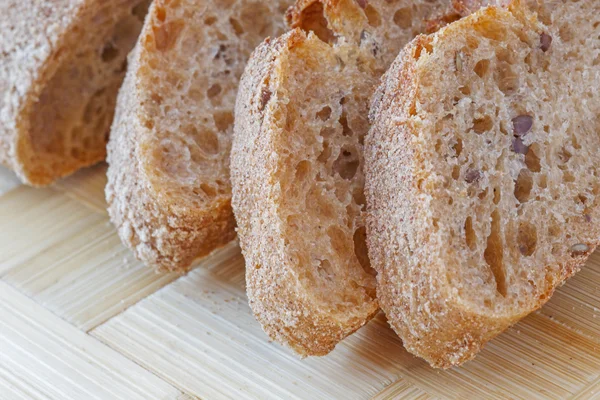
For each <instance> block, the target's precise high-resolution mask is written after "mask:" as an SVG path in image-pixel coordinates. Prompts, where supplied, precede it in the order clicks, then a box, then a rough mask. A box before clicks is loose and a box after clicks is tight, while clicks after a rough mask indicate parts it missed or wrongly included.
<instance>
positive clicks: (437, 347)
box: [365, 0, 600, 368]
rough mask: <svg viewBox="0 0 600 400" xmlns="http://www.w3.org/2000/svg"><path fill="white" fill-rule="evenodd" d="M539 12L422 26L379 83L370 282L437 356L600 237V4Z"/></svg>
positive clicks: (460, 348) (463, 347) (368, 154)
mask: <svg viewBox="0 0 600 400" xmlns="http://www.w3.org/2000/svg"><path fill="white" fill-rule="evenodd" d="M535 11H536V13H537V14H534V13H532V12H530V11H529V10H527V9H526V8H525V7H524V6H522V5H521V4H520V3H518V2H514V3H512V4H511V5H510V8H509V10H508V11H506V10H502V9H498V8H487V9H484V10H482V11H480V12H477V13H476V14H473V15H472V16H469V17H467V18H464V19H462V20H460V21H457V22H454V23H452V24H450V25H448V26H447V27H446V28H444V29H442V30H441V31H439V32H438V33H436V34H434V35H430V36H420V37H418V38H416V39H415V40H414V41H413V42H412V43H411V44H410V45H409V46H407V48H406V49H405V50H404V51H403V52H402V53H401V54H400V55H399V56H398V58H397V60H396V61H395V62H394V63H393V65H392V67H391V68H390V69H389V71H388V72H387V73H386V75H385V76H384V77H383V78H382V83H381V85H380V86H379V88H378V90H377V92H376V94H375V95H374V96H373V102H372V108H371V116H370V118H371V121H372V123H373V125H372V128H371V130H370V132H369V134H368V136H367V139H366V151H365V158H366V166H367V168H366V197H367V204H368V207H369V216H368V246H369V253H370V256H371V262H372V265H373V266H374V268H375V269H376V270H377V272H378V275H377V279H378V297H379V301H380V304H381V307H382V309H383V310H384V312H385V313H386V315H387V317H388V321H389V322H390V324H391V326H392V327H393V328H394V330H395V331H396V332H397V333H398V334H399V336H400V337H401V338H402V340H403V343H404V345H405V347H406V348H407V349H408V350H409V351H410V352H412V353H414V354H416V355H418V356H420V357H423V358H424V359H425V360H427V361H428V362H429V363H430V364H431V365H433V366H435V367H444V368H447V367H450V366H453V365H459V364H461V363H463V362H465V361H467V360H469V359H471V358H473V357H474V356H475V355H476V353H477V352H478V351H479V350H480V349H481V348H482V346H483V345H484V344H485V343H486V342H487V341H488V340H490V339H492V338H493V337H494V336H496V335H498V334H499V333H500V332H502V331H503V330H505V329H506V328H507V327H509V326H510V325H512V324H514V323H515V322H517V321H518V320H519V319H521V318H522V317H524V316H525V315H527V314H529V313H530V312H532V311H533V310H535V309H537V308H539V307H540V306H542V305H543V304H544V303H545V302H546V301H547V300H548V299H549V298H550V296H551V295H552V294H553V292H554V290H555V289H556V287H557V286H559V285H561V284H562V283H563V282H564V281H565V280H566V279H567V278H568V277H570V276H571V275H572V274H574V273H575V272H576V271H577V270H578V269H579V267H580V266H581V265H582V264H584V262H585V260H586V258H587V257H588V255H589V254H591V253H592V252H593V250H594V249H595V247H596V246H597V245H598V240H599V239H598V238H599V237H600V225H599V224H598V221H599V218H600V215H599V210H598V203H599V202H600V197H599V194H600V182H599V181H598V173H599V171H598V168H599V166H600V154H599V153H598V151H597V149H598V148H599V146H600V137H599V136H598V132H599V130H600V102H599V101H597V92H598V90H599V89H600V62H598V60H599V59H600V39H599V38H598V34H597V26H598V25H599V24H600V3H598V2H597V1H594V0H582V1H561V2H553V3H552V4H550V3H547V4H546V5H545V6H544V5H542V6H541V7H539V6H536V10H535ZM536 15H539V16H540V18H541V20H542V21H543V22H544V23H542V22H539V21H538V20H537V19H536Z"/></svg>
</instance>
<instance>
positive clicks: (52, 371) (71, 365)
mask: <svg viewBox="0 0 600 400" xmlns="http://www.w3.org/2000/svg"><path fill="white" fill-rule="evenodd" d="M0 352H1V354H2V356H1V357H0V388H1V389H0V390H1V391H0V397H1V398H2V399H13V398H14V399H18V398H22V399H60V400H62V399H132V400H133V399H175V398H177V397H178V396H180V395H181V394H182V393H181V392H180V391H179V390H177V389H175V388H174V387H173V386H171V385H169V384H168V383H166V382H164V381H162V380H160V379H158V378H157V377H156V376H154V375H152V374H151V373H149V372H148V371H146V370H144V369H143V368H141V367H140V366H138V365H136V364H135V363H133V362H132V361H130V360H128V359H126V358H125V357H123V356H122V355H120V354H118V353H117V352H116V351H114V350H112V349H110V348H108V347H106V346H105V345H103V344H102V343H100V342H98V341H97V340H95V339H94V338H92V337H90V336H89V335H86V334H85V333H83V332H81V331H79V330H78V329H76V328H74V327H73V326H71V325H69V324H68V323H66V322H64V321H62V320H61V319H60V318H58V317H56V316H54V315H53V314H51V313H50V312H48V311H46V310H44V309H43V308H42V307H41V306H39V305H38V304H37V303H35V302H33V301H32V300H30V299H28V298H27V297H25V296H24V295H22V294H20V293H18V292H17V291H16V290H15V289H13V288H11V287H10V286H8V285H7V284H6V283H2V282H0Z"/></svg>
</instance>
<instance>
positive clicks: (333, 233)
mask: <svg viewBox="0 0 600 400" xmlns="http://www.w3.org/2000/svg"><path fill="white" fill-rule="evenodd" d="M327 236H329V240H330V242H331V248H332V249H333V251H335V253H336V254H338V255H341V254H347V253H348V251H349V250H350V249H349V248H348V245H349V243H347V242H346V239H347V238H348V237H347V235H346V233H345V232H344V231H343V230H342V229H341V228H339V227H338V226H330V227H329V228H328V229H327Z"/></svg>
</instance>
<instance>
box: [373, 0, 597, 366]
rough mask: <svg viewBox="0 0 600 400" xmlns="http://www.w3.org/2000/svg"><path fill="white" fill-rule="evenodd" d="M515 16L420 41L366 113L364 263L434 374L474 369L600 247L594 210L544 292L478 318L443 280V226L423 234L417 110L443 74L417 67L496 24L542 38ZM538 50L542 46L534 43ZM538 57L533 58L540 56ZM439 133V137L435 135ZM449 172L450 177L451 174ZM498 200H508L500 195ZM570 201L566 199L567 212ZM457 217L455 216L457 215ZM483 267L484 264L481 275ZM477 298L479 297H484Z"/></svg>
mask: <svg viewBox="0 0 600 400" xmlns="http://www.w3.org/2000/svg"><path fill="white" fill-rule="evenodd" d="M513 7H515V8H514V9H512V12H513V14H509V13H507V12H504V11H501V10H498V9H495V8H490V9H487V10H483V11H480V12H478V13H477V14H475V15H473V16H471V17H468V18H466V19H463V20H461V21H459V22H455V23H453V24H451V25H449V26H448V27H447V28H446V29H443V30H442V31H440V32H439V33H437V34H435V35H430V36H420V37H418V38H417V39H415V40H414V41H413V42H412V43H411V44H410V45H408V46H407V47H406V48H405V49H404V51H403V52H402V53H401V54H400V56H399V57H398V58H397V60H396V61H395V62H394V63H393V64H392V67H391V68H390V69H389V70H388V72H387V73H386V75H385V76H384V77H383V78H382V83H381V85H380V86H379V88H378V90H377V92H376V94H375V95H374V96H373V101H372V106H371V113H370V118H371V121H372V124H373V125H372V127H371V131H370V132H369V135H368V136H367V142H366V160H367V163H366V167H367V168H366V175H367V182H366V192H367V202H368V206H369V216H368V244H369V254H370V257H371V261H372V264H373V266H374V267H375V268H376V269H377V271H378V298H379V301H380V305H381V307H382V309H383V310H384V312H385V313H386V315H387V317H388V321H389V323H390V325H391V326H392V327H393V329H394V330H395V331H396V332H397V333H398V335H399V336H400V337H401V338H402V340H403V343H404V346H405V347H406V348H407V349H408V350H409V351H410V352H412V353H414V354H416V355H418V356H420V357H423V358H424V359H425V360H427V361H428V362H429V363H430V364H431V365H433V366H435V367H442V368H448V367H451V366H454V365H459V364H461V363H463V362H465V361H468V360H470V359H472V358H473V357H474V356H475V355H476V354H477V353H478V352H479V351H480V349H481V348H482V347H483V346H484V345H485V343H486V342H487V341H489V340H490V339H492V338H493V337H495V336H496V335H498V334H499V333H500V332H502V331H503V330H505V329H506V328H508V327H509V326H511V325H512V324H514V323H516V322H517V321H518V320H519V319H521V318H522V317H524V316H525V315H527V314H529V313H530V312H532V311H534V310H536V309H537V308H539V307H541V306H542V305H543V304H544V303H545V302H546V301H547V300H548V299H549V297H550V296H551V295H552V293H553V292H554V290H555V289H556V287H557V286H559V285H561V284H562V283H563V282H564V281H565V280H566V279H567V278H569V277H570V276H572V275H573V274H574V273H575V272H576V271H577V270H578V269H579V267H580V266H582V265H583V264H584V263H585V261H586V259H587V257H588V256H589V255H590V254H591V253H592V252H593V251H594V249H595V248H596V246H598V244H599V243H600V242H599V241H598V239H597V237H598V234H597V228H595V227H590V226H589V224H588V223H589V221H590V220H594V219H595V218H597V217H596V215H597V210H589V211H588V212H589V213H590V215H592V216H588V217H587V218H585V219H584V218H579V220H580V221H584V222H583V223H580V222H577V223H576V224H573V226H572V227H571V230H570V231H569V235H568V236H567V237H568V238H569V240H570V242H569V243H581V244H582V245H581V248H582V249H583V251H580V252H576V253H569V254H566V255H564V256H563V255H562V253H561V256H560V258H559V259H558V260H556V261H555V265H545V264H544V265H538V266H537V267H538V268H539V269H540V270H542V271H543V270H546V271H553V272H551V273H550V272H548V273H546V276H545V277H544V278H543V281H544V282H542V283H541V284H539V286H537V287H536V286H535V285H536V284H538V283H536V284H534V283H533V282H529V283H527V282H525V285H532V286H533V289H532V294H531V295H529V296H527V297H522V298H521V299H518V300H517V303H516V304H518V305H515V306H513V305H511V306H507V307H502V306H498V307H496V308H495V309H494V307H493V304H491V305H486V307H485V308H482V307H479V308H478V307H475V306H474V305H472V304H470V303H469V302H468V301H465V300H464V298H463V297H461V296H459V295H458V293H459V292H458V290H459V288H456V287H453V286H452V285H451V284H449V282H450V280H449V279H451V278H449V277H448V275H450V274H452V271H454V270H453V269H452V265H450V264H451V263H452V261H449V260H455V259H456V255H455V254H456V253H457V252H458V251H459V249H458V248H456V247H454V245H452V246H451V244H450V243H449V242H448V240H449V239H448V238H437V237H436V235H437V233H436V226H438V224H439V226H442V224H444V223H445V221H443V220H436V221H434V222H433V223H434V225H433V226H428V223H429V220H431V215H432V208H430V202H431V200H432V196H433V194H432V193H437V192H435V191H434V190H433V189H432V187H433V186H430V185H435V183H432V184H430V183H429V182H427V180H426V178H427V177H428V176H431V175H433V173H432V172H431V164H428V160H427V154H428V153H426V151H423V147H421V145H420V144H419V140H418V139H417V138H419V137H421V135H422V134H423V131H425V130H428V129H430V128H429V127H430V126H431V125H430V124H431V123H432V122H431V121H430V120H428V119H426V117H425V116H424V114H426V112H427V111H424V110H427V107H428V104H423V101H422V99H423V97H422V95H421V93H420V92H422V91H424V90H425V88H426V85H427V84H428V82H427V81H426V79H427V76H428V75H427V73H432V74H433V73H435V72H436V68H438V67H440V68H442V66H441V65H434V64H433V62H429V63H425V61H423V59H427V60H428V59H429V58H428V57H433V56H431V54H433V55H435V54H438V52H440V51H441V50H440V48H443V46H446V45H449V44H450V43H452V41H453V38H455V37H456V35H460V36H461V37H465V36H466V33H465V32H469V31H471V32H476V31H478V30H479V31H483V32H485V33H486V34H489V33H488V32H494V31H493V27H494V26H493V24H495V23H498V24H500V23H502V22H501V21H505V20H507V19H508V20H511V21H514V20H515V18H514V17H513V16H512V15H515V16H516V19H518V20H520V21H522V22H523V24H524V25H525V26H526V28H525V27H522V28H521V29H520V30H518V31H519V32H523V33H522V35H523V36H522V37H523V38H525V37H527V36H526V35H525V33H524V32H527V31H528V29H533V32H534V33H532V36H533V37H538V36H536V35H537V33H535V32H537V30H538V29H540V28H538V26H537V25H535V22H533V19H531V20H529V19H527V18H524V16H526V15H527V14H526V13H523V12H522V10H521V9H519V8H518V6H517V5H514V4H513ZM490 21H491V22H490ZM531 25H534V27H535V28H531ZM534 46H535V47H537V46H538V44H537V42H534ZM448 47H450V46H448ZM535 47H534V51H538V52H540V53H541V51H540V50H539V49H537V48H535ZM452 54H453V55H454V57H456V60H455V59H454V57H453V58H452V60H451V62H449V63H450V64H451V65H454V64H456V65H455V66H453V67H452V68H451V69H448V68H447V67H446V70H447V71H448V73H449V74H453V73H454V71H453V70H452V69H454V68H456V69H455V70H456V71H459V70H460V69H461V68H462V67H464V68H467V67H466V65H467V61H464V60H466V58H464V59H463V58H460V57H468V55H467V54H461V55H460V56H456V55H455V54H456V53H454V52H452ZM423 56H425V57H424V58H423ZM540 57H543V55H540ZM436 60H437V59H436ZM463 63H464V65H463ZM440 85H441V83H440ZM452 90H453V88H452V87H446V86H443V87H440V89H439V92H438V94H437V97H435V99H434V100H432V101H431V102H432V103H436V101H437V102H439V104H446V103H444V101H445V100H446V97H447V96H451V95H450V94H449V93H453V92H452ZM426 96H432V93H431V92H427V94H426ZM473 96H474V94H473ZM519 99H522V98H519ZM471 101H477V99H474V100H471ZM521 101H523V100H521ZM450 104H452V103H450ZM448 112H449V111H448ZM440 119H441V118H440ZM550 129H552V128H550ZM441 132H442V131H441V129H440V135H441V134H442V133H441ZM423 140H427V139H423ZM463 140H465V139H464V137H463ZM466 145H467V144H466V141H465V142H464V143H462V144H461V149H462V151H463V152H465V151H467V150H466V149H467V147H466ZM438 146H441V145H438ZM430 147H432V145H430ZM490 154H491V152H490ZM448 168H449V169H450V170H451V169H452V167H451V166H450V167H448ZM503 196H507V194H506V193H505V192H503ZM454 201H455V204H456V203H458V202H460V201H463V200H462V199H460V197H457V198H456V199H454ZM464 201H467V200H464ZM569 201H570V200H567V199H564V202H565V204H568V203H569ZM459 209H460V208H458V207H457V208H456V209H455V210H457V211H456V212H457V213H458V212H459V211H458V210H459ZM450 214H451V213H449V212H446V215H445V216H444V217H443V218H447V219H448V220H450V218H452V217H453V216H452V215H450ZM588 219H589V220H588ZM586 220H587V222H585V221H586ZM540 226H541V225H540ZM460 228H462V227H460ZM571 235H574V236H573V237H571ZM432 238H433V239H432ZM438 239H439V241H437V242H436V240H438ZM541 240H542V239H541V238H538V241H541ZM435 244H437V246H439V247H441V248H443V249H444V251H445V252H446V253H442V254H445V255H444V257H447V258H446V259H440V258H436V257H437V256H434V255H432V254H433V253H435V254H438V253H437V250H436V248H433V247H431V246H435ZM538 245H539V246H540V247H541V246H542V245H541V244H538ZM569 246H571V244H569ZM567 248H568V247H567ZM520 251H521V252H522V250H520ZM486 261H487V260H486ZM486 261H483V264H484V265H485V262H486ZM459 263H462V264H463V267H464V268H466V264H468V263H469V261H468V260H466V259H465V260H463V259H460V261H459ZM458 268H461V265H459V266H458ZM532 279H533V278H532ZM453 282H454V281H453ZM512 284H513V285H516V283H512ZM462 290H465V291H468V290H470V288H465V289H462ZM474 290H479V289H474ZM480 295H481V296H483V291H482V290H481V291H480ZM499 298H500V299H501V297H500V296H499ZM508 301H509V300H506V302H508ZM489 307H491V308H489Z"/></svg>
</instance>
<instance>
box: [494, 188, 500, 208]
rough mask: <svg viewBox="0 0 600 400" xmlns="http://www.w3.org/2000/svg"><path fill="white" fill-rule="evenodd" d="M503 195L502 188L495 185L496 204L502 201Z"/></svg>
mask: <svg viewBox="0 0 600 400" xmlns="http://www.w3.org/2000/svg"><path fill="white" fill-rule="evenodd" d="M501 197H502V194H501V191H500V188H497V187H495V188H494V200H493V201H494V204H498V203H500V199H501Z"/></svg>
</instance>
